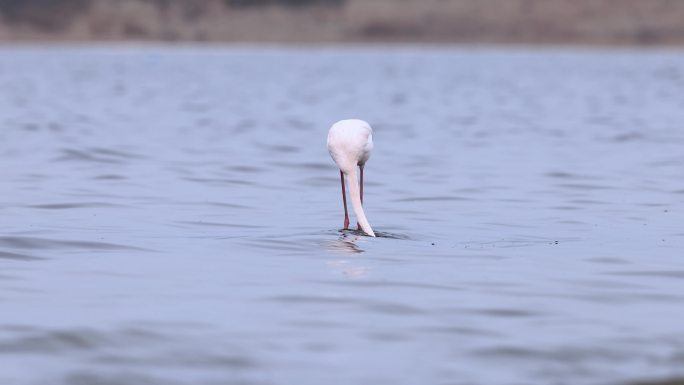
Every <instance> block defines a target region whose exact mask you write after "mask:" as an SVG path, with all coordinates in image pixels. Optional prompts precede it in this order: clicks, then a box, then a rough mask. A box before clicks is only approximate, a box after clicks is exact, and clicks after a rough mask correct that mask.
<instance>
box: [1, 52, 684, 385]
mask: <svg viewBox="0 0 684 385" xmlns="http://www.w3.org/2000/svg"><path fill="white" fill-rule="evenodd" d="M350 117H357V118H363V119H366V120H368V121H369V122H370V123H371V124H372V125H373V127H374V130H375V131H374V139H375V150H374V153H373V155H372V157H371V159H370V161H369V162H368V164H367V166H366V175H365V176H366V186H365V197H364V198H365V200H364V203H365V207H366V212H367V215H368V218H369V220H370V223H371V224H372V225H373V227H374V229H376V231H378V233H379V235H380V237H378V238H370V237H365V236H361V235H360V234H357V233H355V232H353V231H340V228H341V226H342V219H343V215H342V203H341V199H340V191H339V174H338V171H337V169H336V168H335V165H334V164H333V162H332V160H331V159H330V157H329V156H328V154H327V150H326V146H325V138H326V135H327V129H328V128H329V126H330V125H331V124H332V123H333V122H334V121H336V120H339V119H342V118H350ZM682 165H684V52H682V51H667V50H643V51H639V50H633V51H632V50H603V51H602V50H580V49H567V50H558V49H536V50H535V49H525V48H519V49H518V48H516V49H510V48H509V49H504V48H487V49H484V48H483V49H478V48H448V47H445V48H438V47H434V48H419V47H394V48H383V47H366V48H358V47H356V48H355V47H346V48H325V47H311V48H254V47H232V48H231V47H204V48H191V47H176V48H172V47H161V46H158V47H155V46H139V47H136V46H120V47H88V46H85V47H4V48H1V49H0V180H1V182H0V383H1V384H3V385H37V384H57V385H92V384H104V385H138V384H145V385H149V384H155V385H156V384H164V385H179V384H180V385H185V384H216V385H218V384H222V385H225V384H231V385H232V384H264V385H268V384H283V385H290V384H298V385H308V384H311V385H317V384H374V385H375V384H393V385H396V384H407V385H409V384H430V385H432V384H434V385H450V384H451V385H454V384H487V385H490V384H502V385H503V384H506V385H508V384H573V385H582V384H606V385H608V384H628V383H631V382H633V381H640V380H649V379H665V378H671V377H676V376H684V322H683V321H682V319H684V168H683V167H682ZM352 221H353V220H352Z"/></svg>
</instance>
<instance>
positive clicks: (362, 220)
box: [328, 119, 375, 237]
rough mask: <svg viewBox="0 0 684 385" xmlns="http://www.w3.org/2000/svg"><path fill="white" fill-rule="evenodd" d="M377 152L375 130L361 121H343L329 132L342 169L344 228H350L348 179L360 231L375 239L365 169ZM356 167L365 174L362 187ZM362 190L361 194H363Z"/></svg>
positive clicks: (331, 149) (332, 152) (332, 150)
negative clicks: (367, 204)
mask: <svg viewBox="0 0 684 385" xmlns="http://www.w3.org/2000/svg"><path fill="white" fill-rule="evenodd" d="M371 150H373V129H372V128H371V126H370V124H368V123H367V122H365V121H363V120H359V119H347V120H340V121H339V122H337V123H335V124H333V125H332V127H330V131H329V132H328V152H330V156H331V157H332V158H333V160H334V161H335V163H337V167H339V169H340V182H341V184H342V203H343V204H344V228H345V229H348V228H349V214H347V197H346V196H345V193H344V176H345V175H346V176H347V185H348V186H349V195H350V196H351V203H352V208H353V209H354V214H356V220H357V221H358V225H357V226H358V229H359V230H363V231H364V232H365V233H366V234H368V235H370V236H371V237H375V233H374V232H373V229H372V228H371V226H370V224H369V223H368V219H366V213H364V212H363V168H364V166H365V165H366V161H368V158H369V157H370V154H371ZM356 166H358V167H359V169H360V170H361V180H360V183H359V182H358V181H357V176H356ZM359 186H360V187H361V188H360V191H359Z"/></svg>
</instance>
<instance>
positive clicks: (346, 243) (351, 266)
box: [328, 230, 368, 278]
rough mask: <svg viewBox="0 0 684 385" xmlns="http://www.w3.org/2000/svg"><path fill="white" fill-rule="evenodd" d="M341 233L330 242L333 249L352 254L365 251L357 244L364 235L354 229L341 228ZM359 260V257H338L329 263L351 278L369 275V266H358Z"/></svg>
mask: <svg viewBox="0 0 684 385" xmlns="http://www.w3.org/2000/svg"><path fill="white" fill-rule="evenodd" d="M340 233H341V234H340V236H339V238H337V239H336V240H334V241H331V242H330V244H329V247H330V249H331V250H334V251H337V252H342V253H345V254H352V255H356V254H361V253H363V252H364V251H365V250H363V249H362V248H360V247H359V245H357V244H356V241H358V240H359V239H360V238H361V237H362V235H360V234H357V233H356V232H355V231H353V230H351V231H350V230H341V231H340ZM358 262H359V260H357V259H336V260H334V261H330V262H328V265H329V266H331V267H333V268H334V269H335V270H338V271H339V272H341V273H342V274H344V275H345V276H347V277H349V278H365V277H367V276H368V268H367V267H365V266H358V265H357V264H358ZM355 265H356V266H355Z"/></svg>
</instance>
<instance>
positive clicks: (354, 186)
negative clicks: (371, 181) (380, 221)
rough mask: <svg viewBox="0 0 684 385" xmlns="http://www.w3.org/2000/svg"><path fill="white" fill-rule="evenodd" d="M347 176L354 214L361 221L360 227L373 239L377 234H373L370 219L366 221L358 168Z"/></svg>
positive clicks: (353, 169)
mask: <svg viewBox="0 0 684 385" xmlns="http://www.w3.org/2000/svg"><path fill="white" fill-rule="evenodd" d="M345 175H347V186H349V195H350V196H351V203H352V208H353V209H354V214H356V219H357V220H358V221H359V225H361V230H363V231H364V232H365V233H366V234H368V235H370V236H371V237H374V236H375V233H374V232H373V229H371V227H370V224H369V223H368V219H366V213H364V212H363V205H362V204H361V195H360V194H359V181H358V179H357V177H356V167H354V168H352V169H351V171H349V172H347V173H345Z"/></svg>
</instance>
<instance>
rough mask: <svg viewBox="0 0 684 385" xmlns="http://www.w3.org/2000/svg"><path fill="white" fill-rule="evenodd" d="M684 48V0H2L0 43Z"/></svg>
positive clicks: (0, 7) (0, 9)
mask: <svg viewBox="0 0 684 385" xmlns="http://www.w3.org/2000/svg"><path fill="white" fill-rule="evenodd" d="M90 40H103V41H121V40H146V41H158V40H161V41H203V42H236V41H240V42H330V43H335V42H369V41H381V42H442V43H531V44H534V43H544V44H557V43H561V44H621V45H630V44H632V45H634V44H637V45H654V44H675V45H682V44H684V0H600V1H599V0H0V41H90Z"/></svg>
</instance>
